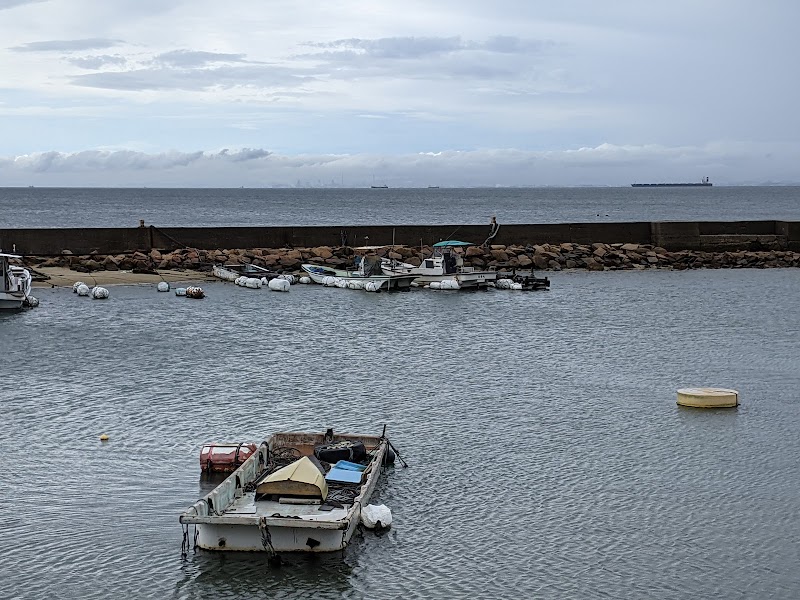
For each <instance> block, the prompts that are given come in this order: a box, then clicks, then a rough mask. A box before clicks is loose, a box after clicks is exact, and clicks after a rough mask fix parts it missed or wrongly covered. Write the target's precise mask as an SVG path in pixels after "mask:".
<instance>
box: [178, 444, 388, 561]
mask: <svg viewBox="0 0 800 600" xmlns="http://www.w3.org/2000/svg"><path fill="white" fill-rule="evenodd" d="M389 446H390V443H389V440H388V439H387V438H386V437H385V436H383V435H381V436H372V435H354V434H334V433H333V431H332V430H330V429H329V430H328V431H327V432H325V433H307V432H303V433H286V432H284V433H275V434H272V435H271V436H269V438H268V439H267V440H266V441H265V442H263V443H262V444H261V445H260V446H259V447H258V448H257V449H256V451H255V452H254V453H253V454H252V455H251V456H250V457H249V458H248V459H247V460H245V461H244V463H242V465H241V466H240V467H239V468H237V469H236V470H235V471H234V472H233V473H231V474H230V476H229V477H228V478H227V479H225V481H223V482H222V483H221V484H220V485H219V486H217V487H216V488H215V489H214V490H212V491H211V492H210V493H208V494H207V495H206V496H204V497H203V498H201V499H200V500H198V501H197V502H195V503H194V504H193V505H192V506H191V507H190V508H189V509H187V510H186V511H184V512H183V513H182V514H181V516H180V522H181V524H182V525H183V527H184V541H185V542H186V541H187V540H188V527H189V526H190V525H192V526H194V527H195V528H196V529H195V534H196V538H195V539H196V544H197V546H199V547H200V548H203V549H206V550H224V551H237V550H238V551H266V552H270V553H275V552H331V551H334V550H341V549H343V548H345V547H346V546H347V544H348V542H349V541H350V538H351V537H352V535H353V532H354V531H355V528H356V526H357V525H358V522H359V519H360V517H361V511H362V509H363V508H364V507H366V506H367V504H368V502H369V499H370V497H371V496H372V492H373V491H374V489H375V485H376V484H377V481H378V478H379V476H380V473H381V470H382V467H383V465H384V464H385V463H386V462H387V460H388V458H389V456H390V455H389Z"/></svg>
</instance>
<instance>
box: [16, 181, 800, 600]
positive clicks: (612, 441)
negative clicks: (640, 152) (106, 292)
mask: <svg viewBox="0 0 800 600" xmlns="http://www.w3.org/2000/svg"><path fill="white" fill-rule="evenodd" d="M384 191H385V190H384ZM435 191H436V190H432V192H435ZM716 191H717V190H716V189H715V190H714V192H715V193H716ZM378 192H380V190H378ZM15 193H17V192H15ZM35 193H40V192H39V191H38V190H36V191H35ZM41 193H52V194H58V193H66V192H57V191H52V192H49V191H42V192H41ZM68 193H69V194H75V193H78V192H68ZM87 193H88V192H87ZM96 193H101V192H97V191H92V192H91V194H96ZM113 193H114V194H118V193H123V194H128V193H130V194H132V195H135V194H137V193H139V192H134V191H131V192H119V191H116V190H115V191H113ZM164 193H165V194H166V192H164ZM182 193H187V192H182ZM203 193H204V194H211V193H212V192H203ZM226 193H233V192H231V191H228V192H226ZM259 193H261V194H266V195H269V194H270V193H272V192H259ZM285 193H286V194H288V193H289V192H285ZM390 193H391V191H390ZM419 193H425V192H419ZM445 193H455V192H445ZM519 193H523V192H519ZM525 193H528V192H525ZM529 193H531V194H535V193H536V191H535V190H533V191H530V192H529ZM553 193H554V192H553ZM563 193H567V192H563ZM569 193H573V192H571V191H570V192H569ZM576 193H584V192H576ZM586 193H588V192H586ZM608 193H620V194H621V193H623V192H622V191H618V192H608ZM624 193H625V194H628V191H625V192H624ZM720 193H727V192H726V191H724V190H722V189H720ZM731 193H741V190H733V191H732V192H731ZM765 193H776V194H785V193H787V190H773V189H767V190H766V191H765ZM5 201H6V202H7V197H6V200H5ZM535 204H536V203H535V202H532V206H535ZM204 206H210V205H209V204H208V203H206V204H205V205H204ZM783 206H784V207H785V208H786V210H787V212H786V213H785V214H783V213H782V214H780V215H777V214H773V215H772V216H773V217H775V216H781V217H787V218H788V217H790V216H791V214H789V212H788V205H787V204H784V205H783ZM152 207H153V206H152V204H151V208H152ZM134 208H135V207H132V208H131V211H132V212H131V214H130V219H128V220H131V219H132V218H134V217H138V216H139V215H140V214H141V209H139V211H138V212H135V211H134ZM161 208H162V209H163V210H164V211H166V212H164V213H163V215H164V216H162V219H163V221H165V222H166V223H165V224H178V223H176V222H174V221H173V218H172V217H169V215H170V214H172V213H170V212H169V209H168V208H167V207H166V206H163V207H161ZM700 208H701V207H698V209H697V210H698V211H699V210H700ZM743 208H744V207H740V209H742V210H743ZM50 210H51V213H50V214H51V215H52V211H53V210H55V208H54V207H53V206H51V207H50ZM217 210H219V211H222V210H223V209H222V208H221V207H220V208H219V209H217ZM298 210H299V209H298ZM518 210H521V209H518ZM532 210H535V211H540V210H541V208H535V209H532ZM4 212H5V211H4ZM17 214H18V215H19V217H20V218H22V217H23V216H25V218H26V219H28V220H27V221H25V222H24V224H25V225H29V226H33V225H34V224H37V225H42V224H49V225H55V224H56V223H54V222H52V221H44V222H43V221H41V220H37V219H36V218H34V217H32V216H30V215H28V214H27V213H26V212H25V211H24V210H22V209H20V210H19V212H18V213H17ZM64 214H65V215H67V214H68V212H67V211H66V210H65V212H64ZM218 214H222V213H221V212H220V213H218ZM259 214H262V213H259ZM293 214H294V215H295V216H293V217H291V218H290V219H288V220H289V221H295V220H299V218H300V217H299V216H298V215H300V214H301V213H300V212H295V213H293ZM326 214H328V215H332V214H333V213H331V212H330V210H329V211H328V212H327V213H326ZM354 214H355V213H354ZM401 214H402V213H401V212H400V211H399V208H398V212H396V213H395V215H393V216H391V218H389V217H387V219H388V220H394V218H395V216H398V215H401ZM473 214H474V213H473ZM517 214H518V215H522V213H521V212H519V213H517ZM534 214H535V215H538V216H534V217H531V218H530V219H525V218H523V217H521V216H520V217H519V218H518V219H515V220H530V221H537V220H547V219H543V216H542V215H544V214H545V213H544V212H535V213H534ZM237 215H238V216H237V217H236V218H237V219H241V218H242V216H243V215H242V214H241V213H237ZM263 215H264V216H262V217H260V218H259V219H257V220H259V221H261V222H263V223H269V222H274V220H270V219H268V218H267V216H266V213H263ZM3 216H4V218H8V215H7V214H4V215H3ZM144 216H145V217H147V215H144ZM346 216H347V217H350V216H351V215H350V214H347V215H346ZM645 216H647V218H650V217H651V216H653V215H651V214H649V213H648V215H645V214H644V213H637V214H636V215H634V217H635V218H644V217H645ZM673 216H674V215H673ZM694 216H697V215H694ZM747 216H748V217H755V216H757V215H755V214H748V215H747ZM95 217H96V220H95V221H94V222H93V224H97V225H99V224H101V223H100V222H99V221H101V220H102V219H105V218H108V219H110V220H111V221H113V224H114V225H121V224H122V222H121V218H120V213H115V214H111V215H103V214H97V215H95ZM717 217H719V215H717ZM48 218H50V217H48ZM71 218H72V219H73V221H72V222H71V223H64V224H73V225H74V224H77V223H79V222H83V221H84V218H85V217H83V216H80V215H73V216H72V217H71ZM194 218H196V219H201V220H200V221H196V222H194V223H193V224H206V223H207V221H205V220H203V219H209V221H208V222H210V221H211V219H212V217H210V216H203V215H202V214H198V216H196V217H194ZM283 218H284V219H285V218H286V217H283ZM343 218H344V217H343ZM398 218H399V216H398ZM417 218H421V216H420V215H418V217H417ZM553 218H554V219H555V218H558V219H561V218H564V219H565V220H566V219H570V218H573V217H568V216H565V215H564V214H563V213H562V215H561V216H557V217H553ZM795 218H796V213H795ZM305 219H306V220H307V221H308V222H312V221H313V218H312V216H311V215H307V216H306V217H305ZM442 219H445V217H444V216H443V217H442ZM451 219H452V214H450V215H448V216H447V218H446V219H445V220H448V221H449V220H451ZM461 220H464V219H459V221H461ZM467 220H469V219H467ZM509 220H510V219H509ZM550 276H551V280H552V290H551V291H550V292H541V293H522V292H520V293H513V292H504V291H497V290H490V291H486V292H476V293H459V292H456V293H449V292H440V293H436V292H432V291H425V290H413V291H411V292H408V293H401V294H367V293H361V292H355V291H350V290H340V289H336V288H333V289H330V288H323V287H321V286H294V287H293V288H292V290H291V292H290V293H288V294H274V293H271V292H269V291H266V290H249V289H244V288H237V287H235V286H233V285H232V284H223V283H207V282H204V283H203V286H204V287H205V289H206V292H207V294H208V297H207V298H206V299H205V300H202V301H194V300H188V299H186V298H178V297H176V296H174V295H173V294H171V293H170V294H159V293H157V292H156V290H155V288H154V287H152V286H124V287H122V286H120V287H112V289H111V297H110V298H109V299H108V300H106V301H96V300H91V299H89V298H80V297H78V296H76V295H74V294H73V293H72V292H71V291H70V290H67V289H40V290H39V291H38V293H37V296H39V298H40V299H41V306H40V307H39V308H37V309H34V310H30V311H26V312H21V313H17V314H4V315H0V356H2V357H3V359H2V376H3V377H2V381H3V383H2V385H0V406H2V410H3V418H2V421H0V439H1V440H2V446H1V447H2V453H3V457H2V464H3V473H4V474H5V477H4V485H3V486H2V488H0V489H2V491H1V492H0V499H2V505H3V508H4V516H3V519H2V526H1V530H2V538H3V544H2V546H0V565H2V581H1V582H0V590H2V591H0V596H2V597H9V598H12V597H13V598H110V597H119V598H199V599H206V598H207V599H219V598H443V599H444V598H447V599H449V598H559V599H560V598H579V599H585V598H625V599H629V598H664V599H672V598H674V599H676V600H677V599H680V600H684V599H686V598H726V599H737V598H748V599H750V598H756V599H760V598H786V599H794V598H797V597H798V593H800V570H798V568H797V567H798V564H800V545H798V539H800V436H798V431H800V360H799V359H798V356H800V318H798V309H797V306H798V305H797V298H798V291H799V290H800V269H777V270H737V271H730V270H719V271H692V272H680V273H679V272H669V271H652V272H605V273H583V272H580V273H571V272H562V273H552V274H551V275H550ZM696 385H712V386H725V387H732V388H735V389H738V390H739V391H740V393H741V400H742V405H741V406H740V407H739V408H738V409H729V410H710V411H704V410H697V409H685V408H680V407H678V406H676V404H675V391H676V389H677V388H679V387H685V386H696ZM384 423H386V424H387V425H388V433H389V434H390V437H391V438H392V441H393V442H394V444H395V445H396V446H397V447H398V448H399V449H400V451H401V452H402V454H403V456H404V457H405V458H406V459H407V461H408V463H409V464H410V465H411V466H410V468H408V469H401V468H399V467H398V468H396V469H394V470H393V471H392V472H390V473H389V474H388V476H387V477H386V478H385V479H384V480H383V481H382V482H381V484H380V487H379V489H378V491H377V494H376V496H375V497H374V501H377V502H383V503H386V504H387V505H388V506H389V507H390V508H391V509H392V511H393V514H394V526H393V528H392V529H391V530H390V531H389V532H388V533H386V534H385V535H383V536H380V537H379V536H376V535H374V534H372V533H369V532H366V533H363V534H357V535H356V536H355V537H354V543H353V545H352V546H351V547H350V548H349V549H348V550H347V551H345V552H344V553H343V554H342V553H340V554H336V555H331V556H296V557H289V558H288V560H287V563H288V564H286V565H284V566H283V567H281V568H273V567H270V566H268V565H267V563H266V560H265V557H263V556H260V555H257V554H256V555H251V554H244V555H233V554H217V553H210V552H202V551H201V552H198V553H197V554H190V555H189V557H188V559H186V560H182V559H181V555H180V550H181V528H180V525H179V524H178V515H179V513H180V512H181V511H182V510H183V509H184V508H185V507H187V506H188V505H190V504H191V503H192V502H194V501H195V500H196V499H197V498H198V497H199V496H200V495H202V494H204V493H205V492H206V491H207V490H208V489H209V484H208V483H207V482H203V481H202V480H201V478H200V472H199V465H198V456H199V450H200V446H201V445H202V444H203V443H204V442H207V441H213V440H218V441H230V440H261V439H263V438H264V437H265V436H266V435H267V434H269V433H270V432H272V431H276V430H286V429H292V430H303V429H315V430H321V429H324V428H326V427H334V428H336V429H338V430H340V431H344V430H350V431H359V432H373V433H379V432H380V430H381V427H382V425H383V424H384ZM101 433H108V434H109V435H110V436H111V439H110V441H109V442H108V443H105V444H102V443H100V442H99V441H98V436H99V435H100V434H101Z"/></svg>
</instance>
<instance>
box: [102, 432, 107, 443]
mask: <svg viewBox="0 0 800 600" xmlns="http://www.w3.org/2000/svg"><path fill="white" fill-rule="evenodd" d="M100 441H101V442H107V441H108V435H107V434H105V433H103V434H101V435H100Z"/></svg>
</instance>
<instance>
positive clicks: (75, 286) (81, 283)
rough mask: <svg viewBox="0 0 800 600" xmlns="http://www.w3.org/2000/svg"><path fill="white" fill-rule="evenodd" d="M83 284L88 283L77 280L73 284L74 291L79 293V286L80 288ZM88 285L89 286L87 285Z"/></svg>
mask: <svg viewBox="0 0 800 600" xmlns="http://www.w3.org/2000/svg"><path fill="white" fill-rule="evenodd" d="M82 285H86V284H85V283H83V282H82V281H76V282H75V283H73V284H72V291H73V293H76V294H77V293H78V288H79V287H81V286H82ZM87 287H88V286H87Z"/></svg>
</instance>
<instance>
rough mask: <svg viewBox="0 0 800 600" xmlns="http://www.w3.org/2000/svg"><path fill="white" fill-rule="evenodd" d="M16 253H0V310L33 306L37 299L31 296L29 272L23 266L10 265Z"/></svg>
mask: <svg viewBox="0 0 800 600" xmlns="http://www.w3.org/2000/svg"><path fill="white" fill-rule="evenodd" d="M12 258H22V257H20V256H17V255H16V254H3V253H0V310H2V309H10V310H15V309H19V308H22V307H24V306H35V305H36V304H38V301H37V300H36V299H35V298H34V297H33V296H31V283H32V281H33V279H32V278H31V273H30V271H28V269H26V268H24V267H19V266H17V265H12V264H11V263H10V262H9V261H10V259H12Z"/></svg>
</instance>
